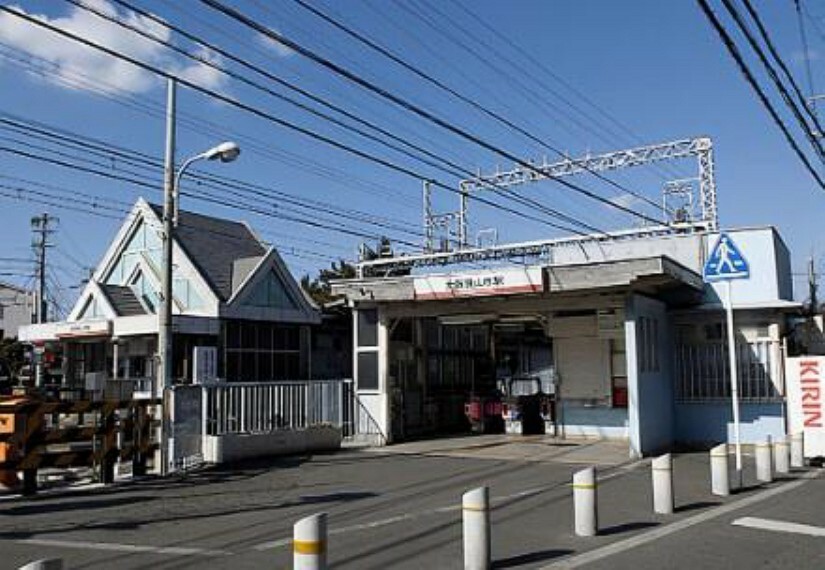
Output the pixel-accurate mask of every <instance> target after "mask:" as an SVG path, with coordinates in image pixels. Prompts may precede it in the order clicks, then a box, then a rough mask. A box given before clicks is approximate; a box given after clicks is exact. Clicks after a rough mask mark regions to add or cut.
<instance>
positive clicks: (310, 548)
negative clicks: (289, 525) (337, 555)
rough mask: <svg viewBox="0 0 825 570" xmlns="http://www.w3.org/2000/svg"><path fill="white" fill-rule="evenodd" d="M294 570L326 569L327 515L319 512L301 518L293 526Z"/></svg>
mask: <svg viewBox="0 0 825 570" xmlns="http://www.w3.org/2000/svg"><path fill="white" fill-rule="evenodd" d="M292 551H293V553H294V554H293V568H294V570H326V568H327V515H326V513H320V514H317V515H312V516H309V517H306V518H303V519H301V520H299V521H298V522H296V523H295V526H294V528H293V540H292Z"/></svg>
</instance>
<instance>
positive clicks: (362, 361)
mask: <svg viewBox="0 0 825 570" xmlns="http://www.w3.org/2000/svg"><path fill="white" fill-rule="evenodd" d="M358 389H359V390H378V352H377V351H371V352H359V353H358Z"/></svg>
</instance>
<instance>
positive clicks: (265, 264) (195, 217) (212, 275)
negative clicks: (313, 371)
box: [21, 199, 321, 386]
mask: <svg viewBox="0 0 825 570" xmlns="http://www.w3.org/2000/svg"><path fill="white" fill-rule="evenodd" d="M161 230H162V208H160V207H159V206H157V205H154V204H149V203H148V202H146V201H145V200H143V199H140V200H138V201H137V203H136V204H135V205H134V207H133V208H132V210H131V212H130V213H129V215H128V216H127V218H126V219H125V221H124V222H123V224H122V225H121V227H120V229H119V230H118V232H117V234H116V235H115V237H114V239H113V240H112V242H111V244H110V246H109V248H108V249H107V251H106V253H105V255H104V256H103V259H102V260H101V262H100V263H99V265H98V266H97V268H96V270H95V272H94V274H93V276H92V278H91V279H90V280H89V283H88V284H87V285H86V287H85V288H84V290H83V292H82V293H81V294H80V297H79V298H78V300H77V302H76V303H75V305H74V308H73V309H72V311H71V313H70V314H69V316H68V318H67V320H66V321H63V322H57V323H47V324H43V325H32V326H29V327H25V328H24V329H22V330H21V338H22V339H23V340H27V341H29V342H32V343H34V344H40V343H42V344H48V345H50V346H52V347H56V348H57V349H59V350H60V352H62V354H63V356H64V358H63V364H62V367H61V369H60V370H59V371H58V370H52V371H51V374H52V375H53V376H58V375H59V376H61V378H60V380H61V383H62V384H64V385H69V386H71V385H75V384H77V383H82V382H83V381H84V378H85V376H86V375H87V374H89V373H104V374H105V375H106V377H107V378H113V379H114V378H117V379H120V378H130V379H145V380H146V381H147V382H149V381H151V379H152V378H154V376H155V368H156V367H155V362H156V352H157V331H158V316H157V309H158V305H159V303H160V296H159V291H160V289H161V258H162V239H161ZM320 320H321V319H320V312H319V310H318V307H316V306H315V305H314V303H313V302H312V300H311V299H309V297H307V296H306V295H305V294H304V292H303V290H302V289H301V288H300V286H299V285H298V283H297V282H296V281H295V279H294V278H293V277H292V275H291V274H290V272H289V270H288V269H287V267H286V265H285V263H284V261H283V259H282V258H281V257H280V255H278V252H277V250H276V249H275V248H274V247H272V246H269V245H267V244H265V243H264V242H263V241H262V240H261V239H260V238H259V237H258V236H257V235H256V234H255V232H254V231H253V230H252V229H251V228H250V227H249V226H248V225H246V224H245V223H242V222H236V221H231V220H225V219H220V218H216V217H212V216H205V215H201V214H195V213H191V212H180V215H179V217H178V225H177V227H176V229H175V234H174V245H173V330H174V335H175V341H174V352H175V354H174V377H175V379H176V380H177V381H180V382H187V381H189V380H191V378H192V376H193V356H192V355H193V350H194V348H195V347H202V346H203V347H215V348H217V370H216V373H217V376H218V377H220V378H224V379H227V380H230V381H266V380H278V379H296V378H306V377H308V375H309V346H310V341H309V335H310V331H309V327H310V326H311V325H314V324H318V323H320Z"/></svg>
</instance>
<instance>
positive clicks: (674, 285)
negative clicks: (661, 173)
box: [333, 227, 800, 456]
mask: <svg viewBox="0 0 825 570" xmlns="http://www.w3.org/2000/svg"><path fill="white" fill-rule="evenodd" d="M727 233H728V235H730V236H731V238H732V239H733V240H734V241H735V242H736V243H737V244H738V247H739V249H740V250H741V252H742V254H743V255H744V256H745V257H746V258H747V259H748V262H749V264H750V278H749V279H744V280H738V281H736V282H733V283H732V301H733V307H734V310H735V311H734V314H735V334H736V342H737V356H738V368H739V390H740V398H741V411H742V437H743V440H744V441H746V442H748V441H751V442H752V441H756V440H758V439H760V438H763V437H764V436H765V435H775V436H776V435H780V434H782V433H784V431H785V427H784V420H783V412H782V409H783V408H782V407H783V404H782V402H783V394H784V384H783V366H782V362H783V356H782V338H783V334H784V333H785V331H786V321H787V316H788V314H790V313H795V312H798V311H799V309H800V305H799V304H798V303H795V302H794V301H793V291H792V280H791V270H790V257H789V252H788V250H787V248H786V246H785V244H784V243H783V241H782V239H781V237H780V236H779V234H778V233H777V231H776V230H775V229H773V228H771V227H761V228H743V229H735V230H730V231H729V232H727ZM718 236H719V234H718V233H717V232H709V231H698V232H685V233H679V232H678V231H674V230H673V229H672V228H666V229H661V228H660V229H659V230H657V229H656V228H651V229H648V230H640V231H630V232H625V233H622V234H612V235H609V236H593V237H584V238H579V237H577V238H569V239H561V240H556V241H546V242H541V243H540V244H538V243H537V244H520V245H519V247H520V249H521V250H522V251H530V250H531V248H534V249H535V250H536V252H539V254H538V255H536V256H534V257H533V259H534V261H532V262H526V263H522V264H514V263H512V262H510V263H507V264H501V263H500V262H499V264H498V265H496V266H494V267H490V268H486V269H477V265H476V267H470V266H469V265H468V264H466V263H465V264H463V265H462V264H461V259H462V258H461V257H460V256H457V255H456V254H455V253H449V252H447V253H444V254H428V255H425V256H421V257H420V258H417V257H416V256H406V257H396V258H392V259H389V260H380V259H379V260H374V261H371V262H364V263H362V264H361V265H360V267H359V269H360V271H361V275H362V276H361V277H359V278H357V279H352V280H346V281H340V282H337V283H336V284H335V285H334V287H333V290H334V291H335V292H338V293H341V294H343V295H345V297H346V299H347V302H348V304H349V306H350V307H351V308H352V310H353V366H354V377H355V382H356V385H357V393H358V397H359V399H360V400H361V402H362V403H363V405H365V406H366V408H367V409H368V410H369V412H370V414H371V415H372V416H373V418H374V419H375V421H376V422H377V424H378V425H379V426H381V429H382V430H384V433H386V434H387V439H388V440H389V441H403V440H408V439H415V438H420V437H426V436H429V435H434V434H436V433H438V434H443V433H446V432H450V431H453V432H458V431H462V430H465V431H466V430H467V422H466V418H465V405H466V404H467V402H468V401H471V400H472V399H473V398H474V397H477V396H483V395H485V394H490V393H494V392H496V391H497V390H501V388H502V386H506V385H507V382H509V381H512V380H513V379H519V378H522V379H523V378H528V379H535V380H536V381H537V382H538V384H539V385H541V386H542V390H543V391H544V392H546V393H548V394H551V395H552V399H553V401H554V408H555V409H554V412H553V414H552V417H547V418H546V419H547V427H548V429H552V430H554V431H555V432H556V433H557V434H559V435H566V436H571V435H578V436H591V437H607V438H621V439H626V440H627V441H628V444H629V450H630V454H631V455H633V456H640V455H647V454H650V453H655V452H657V451H659V450H663V449H669V448H672V447H673V446H675V445H677V444H682V443H684V444H694V443H696V444H700V443H708V442H718V441H727V440H729V438H728V430H730V429H732V426H731V421H732V420H731V416H732V412H731V405H730V380H729V376H728V375H729V372H728V370H729V369H728V356H727V348H726V346H727V344H726V337H725V312H724V310H723V306H722V302H721V292H722V289H721V287H722V285H720V284H706V283H705V282H704V281H703V278H702V268H703V265H704V264H705V261H706V259H707V257H708V255H709V252H710V250H711V248H712V247H713V245H714V244H715V242H716V241H717V239H718ZM534 246H535V247H534ZM500 247H501V253H502V257H504V250H505V249H509V250H512V249H513V247H514V246H513V244H510V245H508V246H500ZM472 253H473V251H472V250H462V252H461V256H463V258H464V259H470V254H472ZM485 253H486V254H487V258H490V259H494V258H495V257H496V256H497V252H496V247H492V248H488V249H487V250H485ZM448 264H453V265H450V266H449V267H456V269H451V270H446V268H447V267H448Z"/></svg>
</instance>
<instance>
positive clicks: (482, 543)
mask: <svg viewBox="0 0 825 570" xmlns="http://www.w3.org/2000/svg"><path fill="white" fill-rule="evenodd" d="M461 510H462V521H463V522H462V524H463V535H464V570H489V568H490V567H491V566H490V565H491V562H492V560H491V556H492V550H491V547H490V490H489V488H487V487H478V488H476V489H472V490H470V491H467V492H466V493H464V495H463V496H462V497H461Z"/></svg>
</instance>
